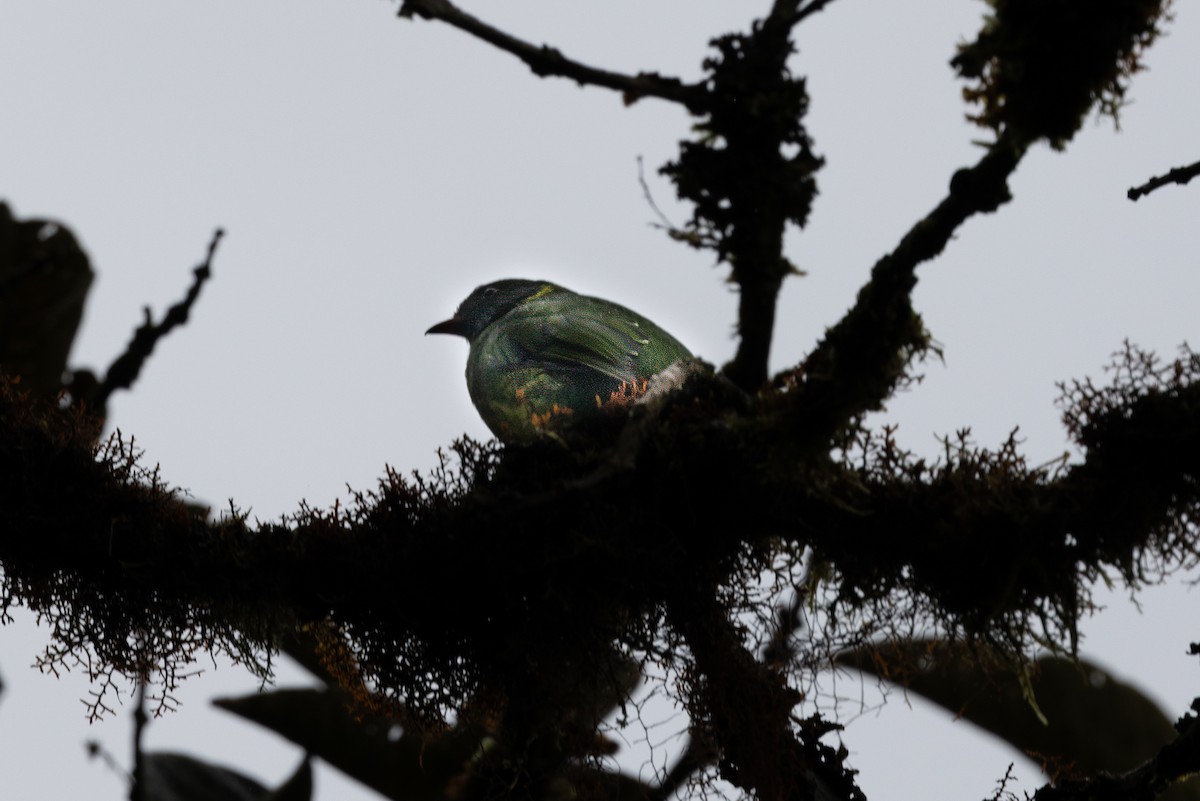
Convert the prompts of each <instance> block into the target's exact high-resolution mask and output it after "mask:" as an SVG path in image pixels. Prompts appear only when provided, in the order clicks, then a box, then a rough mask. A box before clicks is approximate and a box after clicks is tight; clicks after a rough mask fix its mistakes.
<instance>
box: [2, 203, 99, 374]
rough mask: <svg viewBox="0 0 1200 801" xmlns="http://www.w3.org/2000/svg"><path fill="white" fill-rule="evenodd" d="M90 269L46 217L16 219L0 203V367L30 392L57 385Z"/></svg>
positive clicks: (64, 232)
mask: <svg viewBox="0 0 1200 801" xmlns="http://www.w3.org/2000/svg"><path fill="white" fill-rule="evenodd" d="M91 283H92V268H91V267H90V266H89V264H88V258H87V256H86V255H85V254H84V252H83V250H82V249H81V248H80V247H79V243H78V242H76V241H75V237H74V236H73V235H72V234H71V232H70V231H69V230H67V229H66V228H65V227H64V226H62V225H59V224H58V223H54V222H50V221H49V220H24V221H17V220H16V219H15V218H14V217H13V216H12V213H11V212H10V211H9V209H8V206H7V205H5V204H3V203H0V370H3V371H4V372H5V373H8V374H10V375H17V376H20V377H21V381H22V386H23V387H24V388H26V389H27V390H28V391H29V392H30V393H31V394H33V395H49V394H53V393H55V392H58V390H59V388H60V387H61V386H62V379H63V374H64V373H65V372H66V369H67V355H68V354H69V353H70V350H71V343H72V342H73V341H74V340H75V332H76V330H78V328H79V321H80V319H81V318H82V317H83V303H84V301H85V300H86V299H87V293H88V287H90V286H91Z"/></svg>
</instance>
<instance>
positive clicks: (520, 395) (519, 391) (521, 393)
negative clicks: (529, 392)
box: [517, 387, 525, 401]
mask: <svg viewBox="0 0 1200 801" xmlns="http://www.w3.org/2000/svg"><path fill="white" fill-rule="evenodd" d="M517 400H519V401H523V400H525V388H524V387H517Z"/></svg>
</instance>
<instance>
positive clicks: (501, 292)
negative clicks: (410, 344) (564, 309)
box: [425, 278, 556, 341]
mask: <svg viewBox="0 0 1200 801" xmlns="http://www.w3.org/2000/svg"><path fill="white" fill-rule="evenodd" d="M555 288H556V287H555V286H554V285H553V284H551V283H549V282H547V281H530V280H528V279H525V278H505V279H504V280H503V281H493V282H492V283H490V284H484V285H483V286H481V287H479V288H478V289H476V290H475V291H474V292H472V293H471V294H470V295H468V296H467V299H466V300H464V301H463V302H462V303H460V304H459V305H458V310H457V311H455V312H454V316H453V317H451V318H450V319H449V320H443V321H442V322H440V323H438V324H437V325H435V326H432V327H431V328H430V329H429V330H428V331H426V332H425V333H426V334H455V335H457V336H460V337H466V338H467V341H472V340H474V339H475V337H477V336H479V335H480V334H481V333H483V329H485V328H487V327H488V326H489V325H491V324H492V323H494V322H495V321H496V320H499V319H500V318H501V317H503V316H504V315H506V314H508V313H509V312H510V311H512V309H513V307H514V306H516V305H517V304H518V303H520V302H521V301H523V300H525V299H526V298H530V297H533V296H534V295H537V294H538V293H539V292H542V291H544V290H546V289H551V290H552V289H555Z"/></svg>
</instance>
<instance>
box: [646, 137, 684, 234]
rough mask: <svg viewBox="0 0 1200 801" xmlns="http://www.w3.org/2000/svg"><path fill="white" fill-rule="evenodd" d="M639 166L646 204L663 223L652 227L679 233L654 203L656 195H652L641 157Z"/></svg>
mask: <svg viewBox="0 0 1200 801" xmlns="http://www.w3.org/2000/svg"><path fill="white" fill-rule="evenodd" d="M637 165H638V185H639V186H641V187H642V195H643V196H644V197H645V198H646V204H647V205H648V206H649V207H650V210H651V211H653V212H654V213H655V214H656V215H657V216H658V219H659V220H660V221H661V224H655V223H651V225H655V227H657V228H661V229H663V230H665V231H668V232H670V233H672V234H673V233H674V232H676V231H679V229H678V228H677V227H676V226H675V225H674V223H672V222H671V221H670V220H669V219H667V215H665V214H663V211H662V209H660V208H659V207H658V204H657V203H655V202H654V195H652V194H650V185H649V184H648V183H646V172H645V165H644V164H643V163H642V157H641V156H638V157H637Z"/></svg>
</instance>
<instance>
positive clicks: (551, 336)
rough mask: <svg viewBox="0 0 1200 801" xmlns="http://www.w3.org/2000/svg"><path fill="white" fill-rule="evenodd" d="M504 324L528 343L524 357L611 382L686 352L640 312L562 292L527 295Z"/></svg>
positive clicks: (648, 371)
mask: <svg viewBox="0 0 1200 801" xmlns="http://www.w3.org/2000/svg"><path fill="white" fill-rule="evenodd" d="M504 322H505V323H506V324H511V327H509V333H510V336H511V338H512V339H513V340H515V341H516V342H519V343H521V344H522V345H525V346H527V347H528V353H527V354H525V356H526V358H528V359H532V360H533V361H541V362H549V363H552V364H555V365H557V366H559V367H561V368H563V369H567V370H580V371H593V372H595V373H598V374H599V375H600V376H604V377H606V378H608V379H611V380H612V381H614V382H617V383H619V382H621V381H630V380H633V379H635V378H648V377H650V376H651V375H653V374H654V373H657V372H659V371H660V370H663V369H665V368H666V367H667V366H669V365H670V364H671V363H673V362H675V361H677V360H679V359H682V358H686V357H690V356H691V355H692V354H691V353H690V352H688V349H687V348H685V347H684V346H683V345H681V344H680V343H679V341H678V340H676V339H675V338H674V337H673V336H671V335H670V334H668V333H667V332H666V331H663V330H662V329H661V328H659V327H658V326H657V325H655V324H654V323H652V322H650V321H649V320H647V319H646V318H645V317H642V316H641V315H640V314H637V313H636V312H633V311H630V310H629V309H627V308H625V307H624V306H620V305H618V304H616V303H611V302H609V301H607V300H601V299H600V298H589V297H585V296H582V295H576V294H575V293H574V292H569V291H566V290H557V291H554V292H550V293H547V294H544V295H542V296H540V297H535V298H532V299H530V300H529V301H527V302H526V303H524V304H522V305H521V306H520V307H519V308H518V309H514V310H513V312H512V313H510V314H509V316H508V318H506V319H505V321H504ZM506 327H508V326H507V325H506Z"/></svg>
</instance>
